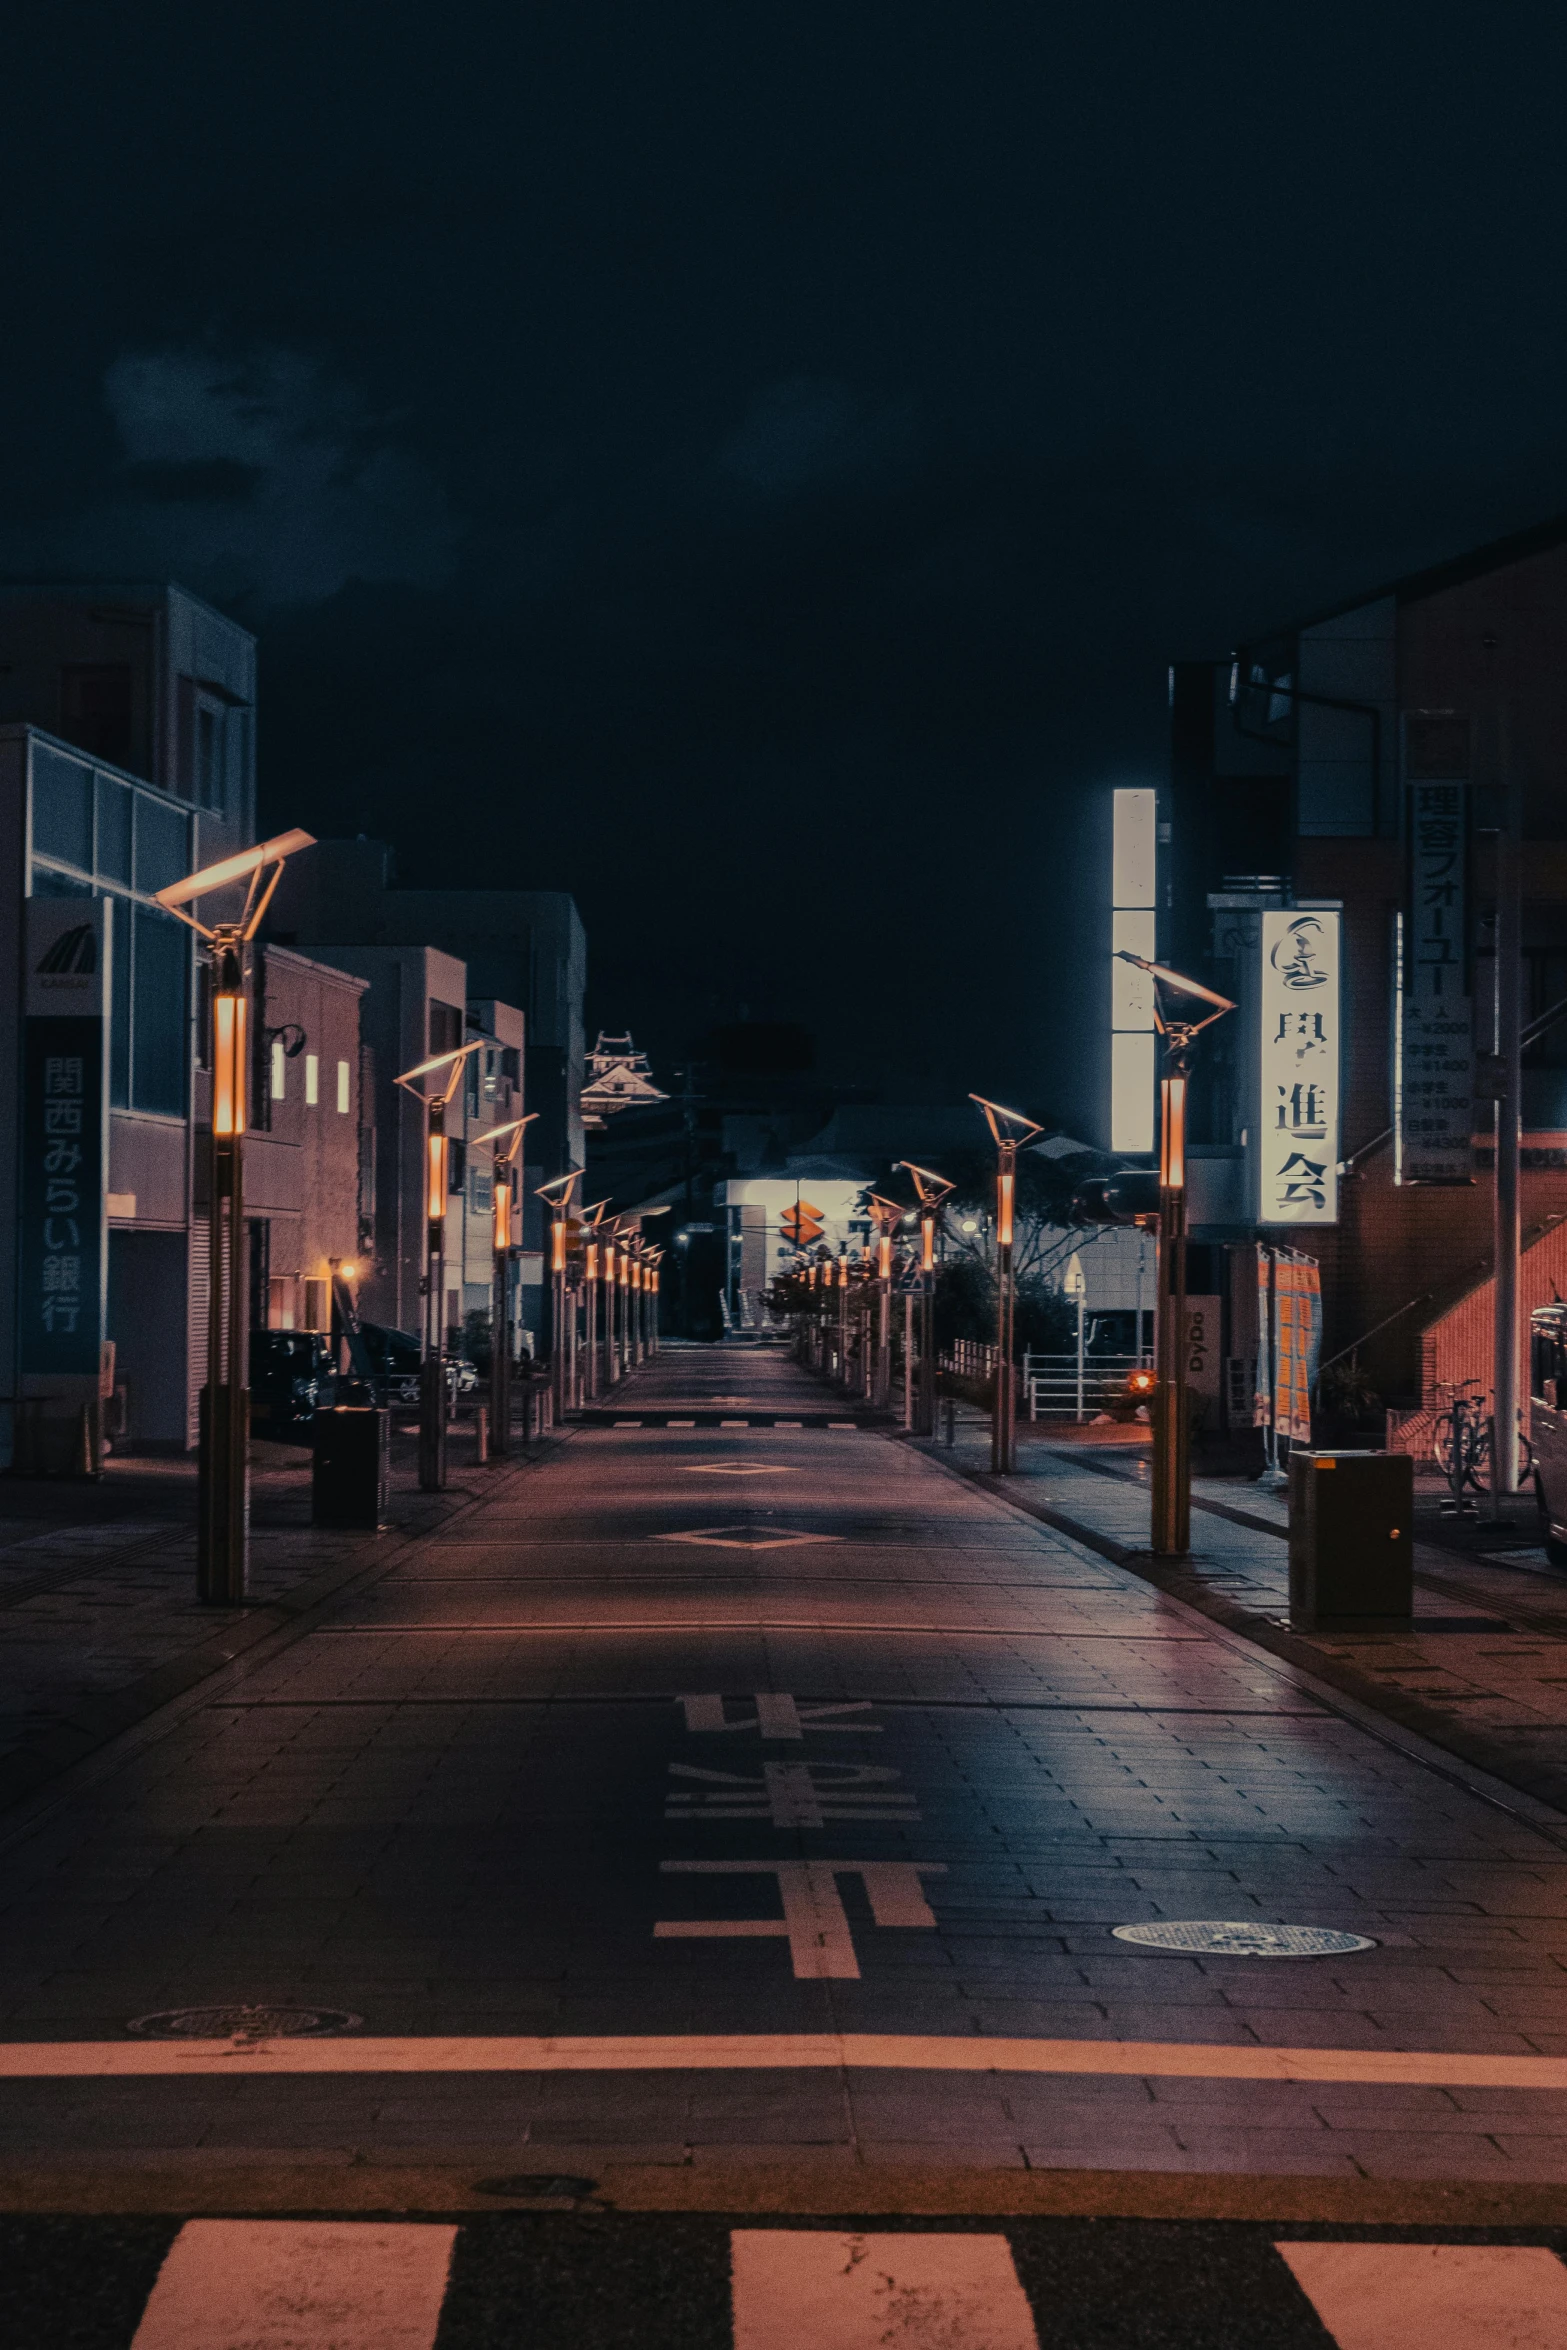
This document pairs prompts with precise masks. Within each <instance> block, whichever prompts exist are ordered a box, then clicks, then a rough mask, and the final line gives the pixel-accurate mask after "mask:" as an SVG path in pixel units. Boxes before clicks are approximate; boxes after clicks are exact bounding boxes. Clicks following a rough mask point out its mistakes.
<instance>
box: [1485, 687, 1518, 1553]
mask: <svg viewBox="0 0 1567 2350" xmlns="http://www.w3.org/2000/svg"><path fill="white" fill-rule="evenodd" d="M1498 734H1499V741H1498V746H1497V747H1498V750H1499V753H1500V759H1499V769H1500V772H1499V774H1498V778H1497V788H1498V791H1499V793H1500V796H1501V803H1502V806H1501V825H1500V829H1499V830H1498V833H1497V836H1496V1080H1497V1099H1496V1190H1495V1258H1496V1280H1495V1285H1494V1297H1495V1326H1494V1346H1495V1367H1494V1375H1493V1380H1492V1388H1493V1398H1494V1413H1495V1417H1494V1421H1493V1424H1492V1433H1491V1499H1492V1506H1493V1508H1494V1509H1495V1510H1496V1512H1497V1514H1498V1515H1500V1514H1501V1500H1502V1496H1503V1494H1506V1493H1516V1492H1517V1490H1518V1251H1519V1244H1520V1241H1521V1238H1522V1234H1521V1229H1520V1218H1519V1197H1518V1195H1519V1147H1520V1139H1521V1134H1520V1130H1521V1128H1522V1124H1523V1116H1522V1111H1523V1103H1522V1093H1523V1075H1522V1064H1521V1054H1522V1041H1521V1039H1522V1028H1523V1021H1522V1007H1521V1002H1520V998H1521V994H1522V977H1523V972H1522V945H1523V940H1522V913H1521V907H1520V903H1519V899H1520V892H1521V863H1522V843H1523V821H1522V817H1523V810H1522V799H1523V791H1522V785H1521V782H1520V779H1519V776H1518V772H1517V769H1516V766H1515V764H1514V762H1513V759H1512V756H1511V750H1512V746H1511V742H1510V740H1509V733H1508V726H1507V713H1506V710H1505V707H1504V709H1503V712H1502V715H1501V720H1500V724H1499V728H1498Z"/></svg>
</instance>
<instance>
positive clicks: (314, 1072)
mask: <svg viewBox="0 0 1567 2350" xmlns="http://www.w3.org/2000/svg"><path fill="white" fill-rule="evenodd" d="M320 1099H321V1063H320V1060H319V1059H318V1057H317V1056H316V1054H314V1053H306V1055H305V1107H306V1108H307V1109H309V1110H313V1109H314V1108H315V1107H316V1105H317V1103H318V1102H319V1101H320Z"/></svg>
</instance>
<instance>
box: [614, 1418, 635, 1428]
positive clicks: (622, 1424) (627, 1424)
mask: <svg viewBox="0 0 1567 2350" xmlns="http://www.w3.org/2000/svg"><path fill="white" fill-rule="evenodd" d="M614 1425H615V1426H616V1427H617V1428H640V1427H641V1425H642V1423H641V1421H640V1420H616V1421H615V1423H614Z"/></svg>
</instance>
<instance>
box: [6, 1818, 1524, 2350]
mask: <svg viewBox="0 0 1567 2350" xmlns="http://www.w3.org/2000/svg"><path fill="white" fill-rule="evenodd" d="M682 1865H683V1866H684V1867H686V1868H688V1869H693V1870H697V1869H711V1868H713V1867H714V1865H715V1864H714V1863H713V1862H710V1861H688V1862H685V1863H684V1864H682V1863H679V1862H666V1863H665V1866H666V1867H670V1868H678V1867H681V1866H682ZM716 1865H717V1866H718V1867H720V1868H723V1867H727V1866H728V1865H729V1864H727V1863H724V1862H720V1863H718V1864H716ZM740 1865H741V1866H742V1867H746V1868H750V1869H758V1868H769V1869H770V1868H771V1867H772V1866H773V1865H774V1864H773V1863H771V1862H744V1863H741V1864H740ZM801 1865H804V1864H801ZM818 1865H819V1864H818ZM875 1865H877V1866H878V1867H882V1868H890V1867H902V1866H906V1865H908V1864H905V1863H898V1862H886V1863H877V1864H875ZM927 1873H929V1872H928V1871H927ZM878 1922H879V1923H881V1924H884V1925H899V1924H911V1923H912V1924H920V1923H923V1921H922V1920H920V1919H912V1920H911V1919H902V1918H894V1917H887V1916H885V1915H884V1916H883V1917H882V1918H881V1919H880V1920H879V1921H878ZM781 1923H782V1921H781V1920H779V1921H774V1920H771V1919H767V1918H763V1919H760V1920H758V1921H757V1925H756V1930H757V1931H758V1932H759V1933H772V1932H774V1931H775V1930H776V1927H777V1925H778V1924H781ZM680 1930H681V1931H682V1932H684V1931H685V1928H684V1926H682V1927H681V1929H680ZM691 1930H692V1932H693V1933H695V1934H708V1933H718V1932H721V1930H722V1929H721V1928H720V1927H718V1926H706V1925H696V1926H694V1927H693V1928H692V1929H691ZM837 2069H842V2070H845V2071H873V2072H905V2073H906V2072H934V2073H1021V2074H1044V2075H1052V2074H1054V2075H1061V2076H1066V2075H1072V2076H1076V2077H1081V2076H1085V2075H1088V2076H1091V2075H1096V2074H1097V2075H1103V2076H1105V2077H1107V2078H1109V2077H1113V2078H1115V2079H1118V2080H1127V2079H1130V2080H1149V2081H1159V2080H1169V2081H1175V2080H1180V2081H1356V2082H1359V2083H1361V2084H1362V2085H1363V2086H1366V2087H1369V2088H1395V2089H1399V2088H1410V2087H1434V2088H1444V2089H1547V2090H1552V2091H1554V2092H1556V2093H1557V2094H1561V2093H1562V2092H1563V2091H1567V2057H1563V2056H1508V2055H1505V2054H1485V2055H1473V2056H1472V2055H1464V2054H1461V2053H1454V2052H1451V2051H1441V2050H1435V2049H1423V2048H1415V2049H1384V2048H1254V2047H1247V2046H1234V2045H1230V2044H1228V2043H1225V2042H1213V2041H1201V2040H1004V2039H1000V2038H991V2037H988V2036H986V2035H983V2034H981V2033H978V2032H975V2033H972V2034H971V2033H962V2034H944V2033H916V2032H729V2033H724V2032H692V2033H684V2032H682V2033H661V2034H645V2035H635V2036H628V2037H626V2038H623V2039H621V2038H611V2037H609V2036H607V2035H605V2036H602V2037H595V2038H591V2039H589V2038H570V2039H567V2038H562V2039H556V2040H549V2039H538V2038H524V2037H522V2036H521V2035H514V2034H504V2035H503V2034H494V2035H486V2036H484V2037H482V2038H480V2037H471V2036H465V2037H463V2038H455V2037H446V2036H442V2035H438V2034H434V2033H432V2034H430V2035H429V2036H427V2037H424V2038H419V2039H392V2038H385V2039H382V2038H372V2037H371V2036H370V2035H369V2034H368V2033H366V2034H363V2035H359V2034H356V2035H355V2036H354V2037H353V2038H352V2039H344V2040H243V2041H238V2040H11V2041H7V2042H3V2043H0V2080H8V2081H44V2080H56V2081H62V2080H70V2081H84V2080H134V2079H157V2078H163V2079H171V2078H172V2079H177V2078H179V2077H180V2076H181V2075H182V2074H189V2075H191V2076H193V2077H194V2076H196V2075H200V2074H205V2073H227V2074H228V2075H229V2076H230V2077H231V2078H235V2077H237V2076H238V2075H240V2074H242V2073H278V2074H282V2073H306V2074H319V2075H322V2076H330V2075H332V2074H335V2073H344V2074H348V2073H354V2074H362V2073H388V2074H397V2073H405V2074H409V2075H418V2074H422V2073H427V2074H432V2075H434V2074H444V2073H628V2072H629V2073H636V2072H750V2071H767V2072H780V2071H781V2072H820V2071H823V2070H837ZM1427 2350H1430V2346H1429V2345H1427Z"/></svg>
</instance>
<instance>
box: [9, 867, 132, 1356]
mask: <svg viewBox="0 0 1567 2350" xmlns="http://www.w3.org/2000/svg"><path fill="white" fill-rule="evenodd" d="M111 913H112V909H111V907H110V905H109V903H108V902H107V901H106V900H104V899H98V900H93V899H90V898H29V899H28V901H27V931H26V937H27V998H26V1014H25V1019H24V1024H23V1037H22V1098H21V1117H20V1121H19V1125H20V1145H21V1147H20V1159H21V1178H22V1181H21V1207H20V1218H19V1228H18V1233H17V1240H18V1249H17V1263H18V1279H17V1308H18V1312H17V1325H18V1336H19V1339H20V1347H19V1357H20V1368H21V1372H22V1376H23V1378H24V1379H26V1380H28V1381H30V1382H36V1384H33V1385H30V1386H29V1388H28V1390H27V1392H28V1393H30V1394H34V1395H39V1394H51V1393H56V1392H59V1391H58V1390H56V1389H54V1388H52V1387H50V1386H49V1384H48V1382H49V1381H50V1380H51V1379H52V1378H61V1377H64V1378H66V1379H76V1378H91V1379H92V1380H94V1382H96V1380H97V1377H98V1370H99V1350H100V1348H101V1346H102V1343H103V1335H104V1302H105V1290H106V1285H107V1273H108V1251H107V1248H106V1245H105V1239H106V1225H105V1221H104V1219H105V1216H106V1213H107V1206H108V1173H109V1164H108V1153H109V1100H108V1061H107V1057H106V1055H105V1053H104V1026H105V1012H106V1009H107V1003H108V994H107V990H108V975H109V971H110V968H111V956H110V952H109V939H110V933H109V922H110V919H111ZM67 1392H69V1390H67Z"/></svg>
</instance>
